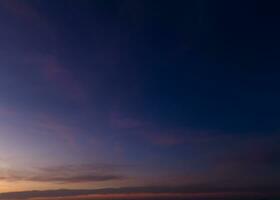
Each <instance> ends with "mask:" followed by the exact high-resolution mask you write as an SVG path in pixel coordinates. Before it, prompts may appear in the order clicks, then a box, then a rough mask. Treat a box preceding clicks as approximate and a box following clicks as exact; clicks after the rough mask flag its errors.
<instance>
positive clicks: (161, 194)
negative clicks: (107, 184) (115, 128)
mask: <svg viewBox="0 0 280 200" xmlns="http://www.w3.org/2000/svg"><path fill="white" fill-rule="evenodd" d="M207 188H208V189H206V188H205V186H189V187H188V186H180V187H163V186H158V187H155V186H148V187H126V188H104V189H92V190H47V191H25V192H9V193H2V194H0V199H3V200H5V199H33V200H35V199H37V200H38V199H41V200H43V199H53V200H55V199H61V200H62V199H73V200H74V199H75V200H76V199H165V198H166V199H170V198H172V199H173V198H175V199H177V198H178V199H181V198H183V199H186V198H190V199H195V198H210V197H212V198H217V197H219V198H223V199H224V198H225V197H247V198H252V197H255V198H256V197H258V198H259V197H277V196H279V191H277V188H268V189H267V188H226V187H213V186H208V187H207Z"/></svg>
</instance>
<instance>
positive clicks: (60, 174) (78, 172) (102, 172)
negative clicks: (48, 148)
mask: <svg viewBox="0 0 280 200" xmlns="http://www.w3.org/2000/svg"><path fill="white" fill-rule="evenodd" d="M101 166H103V168H102V167H101ZM125 178H126V177H125V176H123V175H120V174H118V173H117V170H115V168H114V165H76V166H75V165H65V166H55V167H44V168H38V167H37V168H30V169H29V170H19V169H9V168H8V169H1V170H0V180H2V181H9V182H16V181H32V182H54V183H85V182H101V181H113V180H122V179H125Z"/></svg>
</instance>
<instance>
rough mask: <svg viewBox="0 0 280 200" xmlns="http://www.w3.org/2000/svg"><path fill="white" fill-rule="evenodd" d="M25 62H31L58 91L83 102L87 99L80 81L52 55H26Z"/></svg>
mask: <svg viewBox="0 0 280 200" xmlns="http://www.w3.org/2000/svg"><path fill="white" fill-rule="evenodd" d="M26 62H27V63H29V64H31V65H32V66H33V67H34V68H35V71H37V73H38V74H39V75H40V76H41V77H42V78H43V80H45V81H46V83H48V84H50V85H51V86H52V87H54V88H55V89H58V90H59V92H60V93H62V94H65V95H66V96H68V97H69V98H70V99H72V100H74V101H76V102H79V103H84V102H85V101H86V99H87V92H86V90H85V89H84V87H83V85H82V83H81V82H80V81H79V80H78V78H77V77H76V76H75V74H74V73H73V72H72V70H70V69H69V68H68V67H67V66H65V65H63V64H62V63H61V62H60V60H59V59H58V58H57V57H56V56H53V55H37V56H30V57H27V59H26Z"/></svg>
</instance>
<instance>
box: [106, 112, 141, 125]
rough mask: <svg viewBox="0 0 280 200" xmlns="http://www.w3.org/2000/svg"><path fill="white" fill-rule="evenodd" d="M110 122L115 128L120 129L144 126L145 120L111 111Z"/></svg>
mask: <svg viewBox="0 0 280 200" xmlns="http://www.w3.org/2000/svg"><path fill="white" fill-rule="evenodd" d="M110 124H111V126H112V127H113V128H119V129H135V128H141V127H143V125H144V124H143V122H141V121H140V120H138V119H135V118H132V117H129V116H125V115H124V114H123V113H121V112H111V113H110Z"/></svg>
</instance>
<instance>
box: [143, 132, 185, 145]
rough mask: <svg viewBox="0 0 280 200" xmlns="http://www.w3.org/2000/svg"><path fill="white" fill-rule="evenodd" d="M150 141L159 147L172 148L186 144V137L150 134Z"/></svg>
mask: <svg viewBox="0 0 280 200" xmlns="http://www.w3.org/2000/svg"><path fill="white" fill-rule="evenodd" d="M147 137H148V138H149V139H150V141H151V142H152V143H154V144H157V145H164V146H172V145H179V144H183V143H185V139H184V137H182V136H180V135H172V134H166V133H150V134H148V135H147Z"/></svg>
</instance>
